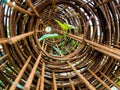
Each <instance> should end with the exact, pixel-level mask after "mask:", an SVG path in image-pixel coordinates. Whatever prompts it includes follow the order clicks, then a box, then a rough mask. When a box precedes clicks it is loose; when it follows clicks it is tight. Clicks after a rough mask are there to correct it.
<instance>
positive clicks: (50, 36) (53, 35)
mask: <svg viewBox="0 0 120 90" xmlns="http://www.w3.org/2000/svg"><path fill="white" fill-rule="evenodd" d="M50 38H62V36H61V35H59V34H57V33H54V34H45V35H43V36H41V37H40V38H39V40H40V41H42V40H44V39H50Z"/></svg>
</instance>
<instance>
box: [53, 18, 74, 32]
mask: <svg viewBox="0 0 120 90" xmlns="http://www.w3.org/2000/svg"><path fill="white" fill-rule="evenodd" d="M55 21H56V22H57V23H58V25H59V26H60V27H61V28H62V30H64V31H68V30H69V29H76V28H75V27H74V26H73V25H69V24H67V23H65V22H64V23H62V22H60V21H59V20H55Z"/></svg>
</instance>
